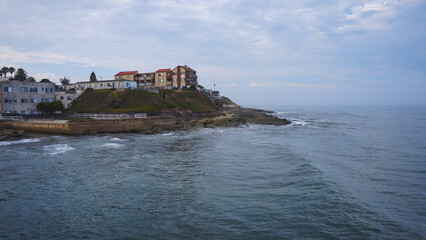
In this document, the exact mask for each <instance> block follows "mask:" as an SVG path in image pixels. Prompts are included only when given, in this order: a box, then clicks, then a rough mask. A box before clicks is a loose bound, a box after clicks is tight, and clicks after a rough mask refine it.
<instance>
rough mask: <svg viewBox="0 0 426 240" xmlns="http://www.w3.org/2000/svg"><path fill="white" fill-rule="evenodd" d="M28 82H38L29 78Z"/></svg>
mask: <svg viewBox="0 0 426 240" xmlns="http://www.w3.org/2000/svg"><path fill="white" fill-rule="evenodd" d="M28 82H36V80H35V78H34V77H28Z"/></svg>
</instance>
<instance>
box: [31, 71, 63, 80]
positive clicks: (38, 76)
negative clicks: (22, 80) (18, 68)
mask: <svg viewBox="0 0 426 240" xmlns="http://www.w3.org/2000/svg"><path fill="white" fill-rule="evenodd" d="M28 76H32V77H34V78H35V79H36V80H37V81H40V80H41V79H44V78H47V79H49V80H50V81H54V82H59V77H57V76H56V75H55V74H54V73H28Z"/></svg>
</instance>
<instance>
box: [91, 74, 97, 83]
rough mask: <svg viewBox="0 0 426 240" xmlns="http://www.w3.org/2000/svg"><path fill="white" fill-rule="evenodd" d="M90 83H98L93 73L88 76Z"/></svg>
mask: <svg viewBox="0 0 426 240" xmlns="http://www.w3.org/2000/svg"><path fill="white" fill-rule="evenodd" d="M90 81H91V82H96V81H98V79H96V74H95V72H92V74H90Z"/></svg>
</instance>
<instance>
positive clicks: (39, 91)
mask: <svg viewBox="0 0 426 240" xmlns="http://www.w3.org/2000/svg"><path fill="white" fill-rule="evenodd" d="M0 86H1V92H0V98H1V107H0V111H1V113H3V114H5V113H6V114H7V113H9V114H10V113H14V114H22V115H25V114H40V112H38V111H37V104H38V103H40V102H53V101H54V100H55V84H54V83H44V82H21V81H17V80H12V81H1V82H0Z"/></svg>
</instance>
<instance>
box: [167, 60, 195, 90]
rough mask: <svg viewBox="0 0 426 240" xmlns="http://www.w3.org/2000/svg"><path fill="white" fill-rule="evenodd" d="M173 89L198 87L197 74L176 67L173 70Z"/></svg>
mask: <svg viewBox="0 0 426 240" xmlns="http://www.w3.org/2000/svg"><path fill="white" fill-rule="evenodd" d="M172 72H173V87H177V88H183V87H190V86H192V85H194V86H197V85H198V77H197V72H196V71H195V70H194V69H192V68H190V67H188V66H187V65H185V66H181V65H179V66H177V67H175V68H173V70H172Z"/></svg>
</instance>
